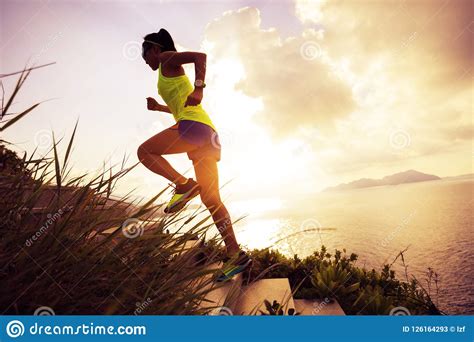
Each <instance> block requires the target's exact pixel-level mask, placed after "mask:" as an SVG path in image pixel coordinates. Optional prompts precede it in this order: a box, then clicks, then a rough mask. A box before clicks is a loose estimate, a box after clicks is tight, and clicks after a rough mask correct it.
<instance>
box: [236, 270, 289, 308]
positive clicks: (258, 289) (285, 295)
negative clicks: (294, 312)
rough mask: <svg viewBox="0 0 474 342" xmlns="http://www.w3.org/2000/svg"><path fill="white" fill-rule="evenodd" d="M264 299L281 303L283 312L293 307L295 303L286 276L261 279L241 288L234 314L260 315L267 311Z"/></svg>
mask: <svg viewBox="0 0 474 342" xmlns="http://www.w3.org/2000/svg"><path fill="white" fill-rule="evenodd" d="M264 300H268V301H269V302H270V303H273V301H274V300H276V301H277V302H278V303H279V304H281V305H283V307H284V310H283V311H284V312H285V313H286V312H287V311H288V310H289V309H295V303H294V301H293V296H292V292H291V288H290V282H289V281H288V279H287V278H276V279H261V280H258V281H256V282H254V283H251V284H249V285H248V286H245V287H243V288H242V290H241V293H240V296H239V297H238V302H237V305H236V308H235V314H236V315H260V314H261V313H260V311H259V310H262V311H263V312H267V310H266V308H265V304H264Z"/></svg>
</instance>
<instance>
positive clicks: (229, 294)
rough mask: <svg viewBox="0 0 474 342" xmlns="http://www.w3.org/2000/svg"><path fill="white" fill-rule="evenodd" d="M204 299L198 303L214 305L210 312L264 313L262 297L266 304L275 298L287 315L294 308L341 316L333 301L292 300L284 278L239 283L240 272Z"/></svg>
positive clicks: (289, 288)
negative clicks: (245, 283) (204, 300)
mask: <svg viewBox="0 0 474 342" xmlns="http://www.w3.org/2000/svg"><path fill="white" fill-rule="evenodd" d="M218 266H219V265H215V267H218ZM206 300H207V301H206V302H203V303H201V307H203V308H209V307H217V309H215V310H213V311H212V313H211V314H213V315H261V314H262V313H261V311H263V312H264V313H267V310H266V308H265V305H264V301H265V300H267V301H269V302H270V303H273V301H274V300H276V301H277V302H278V303H279V304H280V305H282V307H283V312H284V313H285V314H288V310H289V309H295V310H296V312H298V313H299V314H300V315H304V316H318V315H345V313H344V311H343V310H342V308H341V306H340V305H339V303H338V302H337V301H336V300H333V301H330V300H329V299H326V300H304V299H293V294H292V291H291V287H290V282H289V280H288V279H287V278H275V279H261V280H258V281H256V282H253V283H251V284H248V285H243V284H242V275H238V276H236V277H234V279H232V280H231V281H229V282H226V283H224V285H222V284H221V285H218V286H217V287H216V288H215V289H214V290H212V291H211V292H209V293H208V294H207V296H206ZM267 314H268V313H267Z"/></svg>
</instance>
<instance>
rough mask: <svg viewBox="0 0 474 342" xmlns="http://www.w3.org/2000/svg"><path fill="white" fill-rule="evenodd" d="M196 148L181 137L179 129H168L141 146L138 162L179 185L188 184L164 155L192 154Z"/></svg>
mask: <svg viewBox="0 0 474 342" xmlns="http://www.w3.org/2000/svg"><path fill="white" fill-rule="evenodd" d="M195 148H196V146H195V145H193V144H190V143H188V142H186V141H184V140H183V139H182V138H181V137H180V135H179V132H178V130H177V129H174V128H167V129H165V130H164V131H162V132H160V133H158V134H156V135H154V136H153V137H151V138H150V139H148V140H147V141H145V142H144V143H143V144H141V145H140V147H139V148H138V151H137V155H138V160H139V161H140V162H141V163H142V164H143V165H145V167H147V168H148V169H149V170H151V171H152V172H154V173H157V174H159V175H161V176H163V177H165V178H166V179H168V180H169V181H171V182H173V183H175V184H178V183H184V182H186V178H185V177H184V176H183V175H181V174H180V173H179V172H178V171H176V170H175V169H174V168H173V167H172V166H171V164H170V163H169V162H168V161H167V160H166V159H165V158H163V157H162V155H164V154H175V153H184V152H190V151H192V150H194V149H195Z"/></svg>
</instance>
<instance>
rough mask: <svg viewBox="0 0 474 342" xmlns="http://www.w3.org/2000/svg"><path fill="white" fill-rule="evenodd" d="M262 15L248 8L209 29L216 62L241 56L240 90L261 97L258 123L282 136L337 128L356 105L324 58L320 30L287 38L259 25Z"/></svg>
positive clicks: (225, 15)
mask: <svg viewBox="0 0 474 342" xmlns="http://www.w3.org/2000/svg"><path fill="white" fill-rule="evenodd" d="M260 22H261V21H260V12H259V10H258V9H256V8H249V7H246V8H243V9H240V10H238V11H233V12H226V13H225V14H224V15H223V16H222V17H220V18H218V19H216V20H214V21H213V22H211V23H210V24H209V25H208V26H207V28H206V33H205V35H206V40H207V42H208V43H209V44H210V45H212V46H213V48H212V54H213V55H214V56H215V57H216V58H226V57H234V58H238V59H239V60H240V62H241V63H242V65H243V67H244V70H245V77H243V78H242V79H241V80H240V82H238V83H237V84H236V90H237V91H242V92H243V93H244V94H245V95H247V96H251V97H256V98H260V99H261V100H262V102H263V109H262V110H261V111H260V112H259V113H257V114H256V120H257V122H258V123H259V124H261V125H262V126H264V127H266V128H268V129H269V130H270V132H271V133H272V134H273V135H274V136H275V137H277V138H281V137H287V136H289V135H294V134H297V133H298V131H299V130H300V129H304V128H308V127H313V126H318V125H319V126H322V127H326V128H330V127H333V125H334V120H336V119H338V118H343V117H345V116H347V115H348V114H349V113H350V112H351V111H352V110H353V109H354V107H355V102H354V100H353V98H352V91H351V89H350V87H349V86H348V85H347V84H346V83H345V82H344V81H342V80H341V79H339V78H338V77H337V76H336V75H335V74H334V73H332V72H331V67H330V65H329V64H328V63H327V62H326V61H325V60H324V58H320V57H321V56H322V55H324V53H325V52H324V50H322V48H321V46H320V43H321V40H322V35H321V32H319V31H316V30H312V29H308V30H305V31H303V32H302V33H301V35H300V36H298V37H290V38H288V39H285V40H282V39H281V37H280V35H279V34H278V31H277V30H275V29H268V30H265V29H262V28H261V27H260Z"/></svg>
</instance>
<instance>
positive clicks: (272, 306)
mask: <svg viewBox="0 0 474 342" xmlns="http://www.w3.org/2000/svg"><path fill="white" fill-rule="evenodd" d="M263 303H264V304H265V308H266V311H262V310H259V312H260V314H262V315H263V316H284V315H287V316H298V315H299V314H300V313H298V312H296V310H295V309H293V308H289V309H288V310H287V311H286V313H285V307H284V305H281V304H280V303H278V302H277V301H276V300H274V301H273V303H270V302H269V301H268V300H266V299H265V300H264V301H263Z"/></svg>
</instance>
